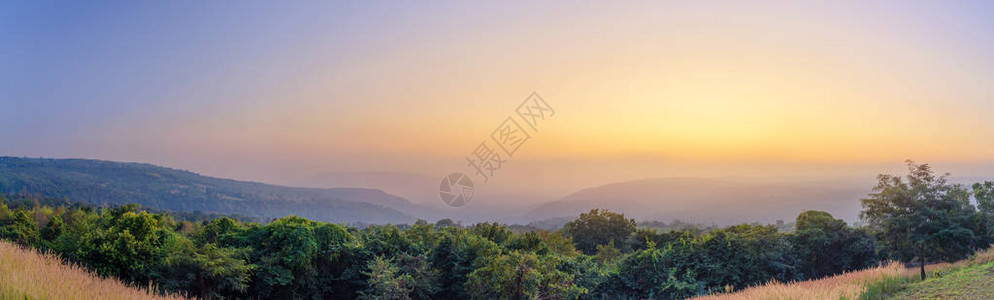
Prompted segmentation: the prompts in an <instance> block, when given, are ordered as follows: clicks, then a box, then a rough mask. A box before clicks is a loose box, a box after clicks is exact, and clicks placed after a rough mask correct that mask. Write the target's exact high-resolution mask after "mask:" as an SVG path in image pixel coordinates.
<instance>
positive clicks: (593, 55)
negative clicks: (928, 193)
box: [0, 1, 994, 187]
mask: <svg viewBox="0 0 994 300" xmlns="http://www.w3.org/2000/svg"><path fill="white" fill-rule="evenodd" d="M12 2H13V3H12ZM372 2H376V3H372ZM659 2H661V1H645V2H636V1H631V2H626V3H625V4H618V3H613V2H611V3H609V2H607V1H604V2H590V3H577V2H574V1H562V2H545V1H540V2H535V1H500V2H499V3H498V2H497V1H494V2H492V3H489V4H486V3H477V2H476V1H452V2H434V1H433V2H432V3H423V2H416V1H405V2H380V1H349V2H338V3H331V2H329V1H316V2H314V3H307V5H301V4H302V3H301V2H295V3H294V4H293V5H291V4H288V3H271V2H262V1H260V2H256V1H239V2H238V3H234V2H224V3H221V2H216V3H210V2H207V3H205V2H203V1H169V2H158V3H148V2H146V3H133V2H128V1H120V2H100V3H94V2H90V3H78V2H70V1H64V2H60V3H54V2H45V3H30V2H22V1H16V2H15V1H8V2H5V3H3V4H0V97H2V99H0V127H2V128H5V129H4V130H0V155H13V156H29V157H39V156H41V157H83V158H98V159H107V160H117V161H141V162H150V163H155V164H159V165H166V166H172V167H178V168H183V169H189V170H193V171H196V172H200V173H205V174H208V175H214V176H222V177H232V178H239V179H252V180H263V181H270V182H277V183H290V184H293V183H298V182H303V181H306V180H304V179H302V178H307V177H308V176H312V175H315V174H320V173H323V172H349V171H399V172H413V173H420V174H426V175H430V176H435V175H438V176H439V177H440V176H441V175H444V174H446V173H447V172H448V171H450V170H452V171H454V170H463V171H464V164H465V161H464V159H463V157H464V156H466V155H468V154H469V153H470V152H471V151H472V150H473V148H474V147H475V146H476V145H477V144H479V142H480V141H482V140H484V139H486V138H487V136H488V134H489V133H490V132H491V131H493V130H494V128H496V127H497V126H498V125H499V124H500V122H501V121H502V120H503V119H504V118H506V117H507V116H508V115H510V114H511V113H512V112H513V110H514V108H515V107H516V106H517V105H518V103H520V102H521V101H522V100H524V99H525V97H527V96H528V95H529V94H530V93H531V92H532V91H537V92H538V93H540V94H541V95H542V96H543V97H544V98H545V99H546V100H547V101H548V102H549V103H550V104H551V105H552V106H553V107H554V108H555V109H556V110H557V115H556V116H555V117H554V118H552V119H550V120H548V121H547V122H545V123H543V125H542V127H541V128H540V131H539V133H538V134H536V136H535V137H534V138H533V139H532V140H530V141H528V142H527V143H526V144H525V145H524V146H523V147H522V149H521V150H520V152H519V154H517V155H516V156H515V157H514V159H513V160H512V161H511V162H510V164H509V165H506V166H505V168H507V169H506V170H504V171H503V173H502V174H501V175H502V176H503V177H502V179H500V180H505V181H508V182H510V181H514V179H517V180H518V181H520V182H521V185H525V186H527V185H529V183H534V180H542V182H546V181H554V180H555V179H559V180H563V181H569V182H573V183H575V184H574V185H584V184H591V183H596V182H610V181H618V180H626V179H635V178H643V177H654V176H673V175H694V176H739V175H771V174H773V173H776V174H779V175H785V174H786V175H796V174H828V173H832V172H841V173H845V172H849V171H847V170H858V171H859V172H868V173H867V174H866V175H868V176H872V175H873V174H874V173H872V172H884V171H888V170H895V171H900V170H902V168H903V166H902V161H903V160H905V159H915V160H918V161H924V162H932V163H933V164H936V165H937V166H938V169H940V170H949V171H953V172H958V173H961V174H967V175H978V174H989V170H991V166H994V164H992V163H994V151H992V149H994V138H992V137H994V120H992V119H991V117H990V116H991V113H992V111H994V89H992V86H994V84H992V79H994V55H991V53H994V3H992V2H990V1H976V2H952V1H929V2H918V1H882V2H870V1H851V2H849V1H832V2H828V1H823V2H807V1H804V2H802V1H775V2H746V1H717V2H704V1H687V2H685V3H678V2H668V3H659ZM861 166H862V167H861ZM881 166H887V167H881ZM867 170H873V171H867ZM853 172H855V171H853ZM581 179H582V180H581ZM500 180H497V181H500ZM584 180H586V181H584ZM549 184H552V183H549ZM571 187H573V186H571Z"/></svg>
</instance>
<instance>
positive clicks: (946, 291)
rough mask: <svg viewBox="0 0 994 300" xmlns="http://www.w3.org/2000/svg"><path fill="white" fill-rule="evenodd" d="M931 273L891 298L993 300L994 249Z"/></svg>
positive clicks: (906, 285) (904, 287) (912, 282)
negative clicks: (923, 279) (926, 277)
mask: <svg viewBox="0 0 994 300" xmlns="http://www.w3.org/2000/svg"><path fill="white" fill-rule="evenodd" d="M931 273H932V276H931V277H929V278H928V279H926V280H925V281H911V282H909V283H907V284H905V285H904V286H903V289H902V290H901V291H900V292H898V293H896V295H895V296H894V297H892V298H891V299H994V248H992V249H989V250H987V251H983V252H980V253H977V254H976V255H974V256H973V257H972V258H970V259H968V260H964V261H961V262H958V263H956V264H952V265H950V266H947V267H945V268H942V269H938V270H935V271H933V272H931Z"/></svg>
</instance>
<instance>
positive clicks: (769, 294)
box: [695, 264, 911, 300]
mask: <svg viewBox="0 0 994 300" xmlns="http://www.w3.org/2000/svg"><path fill="white" fill-rule="evenodd" d="M910 274H911V273H910V272H909V270H907V269H905V268H903V267H902V266H900V265H898V264H891V265H888V266H882V267H877V268H871V269H866V270H862V271H857V272H850V273H845V274H840V275H836V276H832V277H827V278H822V279H818V280H810V281H802V282H793V283H780V282H775V281H774V282H769V283H766V284H763V285H759V286H755V287H751V288H747V289H744V290H742V291H739V292H736V293H731V294H721V295H713V296H705V297H699V298H695V299H697V300H731V299H742V300H754V299H755V300H759V299H763V300H765V299H798V300H800V299H832V300H836V299H857V298H859V297H860V295H861V294H863V293H864V292H865V291H866V289H867V286H868V285H870V284H872V283H875V282H884V281H890V280H891V279H893V278H907V276H910Z"/></svg>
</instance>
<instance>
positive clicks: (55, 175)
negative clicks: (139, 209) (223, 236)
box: [0, 157, 414, 223]
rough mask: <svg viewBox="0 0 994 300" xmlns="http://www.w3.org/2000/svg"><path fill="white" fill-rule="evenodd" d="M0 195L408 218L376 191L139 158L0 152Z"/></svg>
mask: <svg viewBox="0 0 994 300" xmlns="http://www.w3.org/2000/svg"><path fill="white" fill-rule="evenodd" d="M0 193H4V194H8V195H15V194H30V195H39V196H43V197H51V198H69V199H72V200H73V201H79V202H85V203H89V204H94V205H116V204H126V203H137V204H141V205H142V206H144V207H152V208H159V209H168V210H175V211H201V212H214V213H223V214H242V215H246V216H252V217H259V218H262V219H270V218H278V217H282V216H286V215H291V214H294V215H298V216H302V217H305V218H309V219H313V220H321V221H330V222H346V223H348V222H366V223H409V222H411V221H412V218H411V217H410V216H408V215H405V214H403V213H401V212H400V211H399V210H398V209H408V208H410V207H411V206H414V204H412V203H410V202H409V201H407V200H406V199H403V198H400V197H396V196H393V195H390V194H387V193H384V192H382V191H380V190H373V189H357V188H332V189H314V188H296V187H286V186H277V185H269V184H263V183H258V182H246V181H237V180H230V179H221V178H214V177H208V176H201V175H199V174H196V173H193V172H189V171H184V170H177V169H171V168H166V167H159V166H155V165H150V164H142V163H121V162H111V161H99V160H89V159H43V158H18V157H0Z"/></svg>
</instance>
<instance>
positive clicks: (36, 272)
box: [0, 241, 183, 300]
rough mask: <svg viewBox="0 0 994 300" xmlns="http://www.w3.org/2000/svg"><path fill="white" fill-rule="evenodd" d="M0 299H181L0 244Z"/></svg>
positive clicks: (2, 242) (3, 243)
mask: <svg viewBox="0 0 994 300" xmlns="http://www.w3.org/2000/svg"><path fill="white" fill-rule="evenodd" d="M0 299H4V300H6V299H18V300H20V299H183V298H181V297H173V296H168V297H163V296H158V295H154V294H152V293H149V292H148V291H146V290H141V289H136V288H132V287H129V286H127V285H124V284H123V283H121V282H120V281H117V280H114V279H109V278H100V277H98V276H96V275H93V274H92V273H90V272H87V271H86V270H85V269H82V268H80V267H77V266H73V265H67V264H64V263H62V261H61V260H60V259H58V258H57V257H55V256H52V255H46V254H39V253H37V252H35V251H34V250H31V249H24V248H22V247H19V246H16V245H14V244H11V243H8V242H6V241H0Z"/></svg>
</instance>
